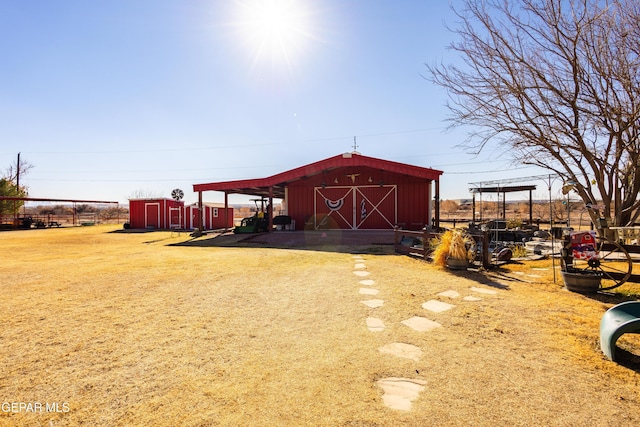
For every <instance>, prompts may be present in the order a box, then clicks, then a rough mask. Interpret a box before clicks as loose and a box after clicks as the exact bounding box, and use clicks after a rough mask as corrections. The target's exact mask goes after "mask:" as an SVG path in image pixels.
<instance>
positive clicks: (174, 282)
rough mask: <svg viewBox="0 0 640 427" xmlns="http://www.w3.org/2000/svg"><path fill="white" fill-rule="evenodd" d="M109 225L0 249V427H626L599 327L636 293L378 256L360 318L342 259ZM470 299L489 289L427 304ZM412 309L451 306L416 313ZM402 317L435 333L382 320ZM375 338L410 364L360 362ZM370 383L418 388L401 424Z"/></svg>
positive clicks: (626, 368) (26, 238)
mask: <svg viewBox="0 0 640 427" xmlns="http://www.w3.org/2000/svg"><path fill="white" fill-rule="evenodd" d="M116 229H117V228H116V227H115V226H96V227H82V228H74V229H49V230H28V231H15V232H5V233H0V254H1V256H2V258H1V260H2V267H1V269H0V274H1V286H2V296H1V297H0V322H1V325H2V328H0V402H2V404H3V406H2V408H3V409H2V411H1V412H0V425H7V426H9V425H10V426H14V425H20V426H40V425H43V426H45V425H46V426H57V425H60V426H62V425H64V426H69V425H70V426H75V425H104V426H152V425H155V426H178V425H179V426H216V425H220V426H236V425H243V426H245V425H246V426H276V425H288V426H422V425H442V426H447V425H451V426H459V425H476V426H497V425H513V426H537V425H547V426H582V425H590V426H632V425H640V373H639V372H640V357H639V356H638V355H640V340H638V338H639V336H634V335H631V336H625V337H623V338H622V339H621V341H620V345H621V346H622V347H623V348H624V349H625V350H626V351H623V352H622V363H621V364H616V363H613V362H610V361H608V360H607V359H606V358H605V357H604V356H603V354H602V353H601V352H600V350H599V344H598V332H599V321H600V317H601V316H602V313H604V311H605V310H606V309H607V308H608V307H610V306H612V305H613V304H614V303H616V302H620V301H622V300H625V299H637V298H638V296H637V294H638V290H640V285H632V286H631V287H627V289H626V294H624V295H621V294H616V295H610V296H607V295H604V296H602V295H600V296H595V297H588V296H583V295H579V294H575V293H571V292H568V291H565V290H563V289H562V287H561V285H560V284H553V281H552V280H551V279H550V276H551V275H552V270H550V268H549V267H550V262H549V261H539V262H537V263H527V264H526V265H514V266H510V267H507V268H503V269H501V270H499V271H497V272H493V273H491V274H488V275H485V274H479V273H475V272H464V273H456V274H452V273H451V272H449V271H447V270H442V269H438V268H436V267H434V266H432V265H430V264H429V263H425V262H422V261H419V260H415V259H412V258H409V257H406V256H401V255H394V254H392V253H389V250H388V248H387V249H385V250H380V249H379V248H378V250H373V251H371V252H370V253H364V254H363V255H362V256H363V258H364V263H365V265H366V271H368V272H370V273H371V275H370V276H369V277H368V278H370V279H373V280H375V285H374V286H373V287H374V288H376V289H379V290H380V293H379V294H378V295H377V296H376V297H375V298H380V299H383V300H384V301H385V304H384V306H383V307H380V308H376V309H370V308H368V307H366V306H365V305H364V304H362V303H361V301H362V300H365V299H369V298H371V297H368V296H365V295H360V294H359V293H358V290H359V288H360V287H361V285H359V283H358V282H359V281H360V280H361V278H359V277H357V276H355V275H354V274H353V271H354V262H355V261H354V258H353V256H352V254H351V253H349V252H342V251H341V250H340V249H341V248H322V249H324V250H304V249H273V248H265V247H251V248H242V247H187V246H174V245H172V244H176V243H180V242H182V241H186V240H188V239H189V236H188V235H186V234H182V235H177V234H172V233H169V232H155V233H140V234H136V233H120V232H118V233H116V232H112V231H115V230H116ZM361 249H364V250H365V252H367V251H366V249H367V248H361ZM560 281H561V280H560V279H559V278H558V282H560ZM473 286H481V287H485V288H487V289H496V290H497V291H498V293H497V294H496V295H484V294H477V293H476V294H475V295H476V296H480V297H482V298H483V299H482V301H478V302H471V301H462V299H461V298H460V299H456V300H448V299H446V298H443V297H438V296H437V294H438V293H439V292H442V291H446V290H455V291H458V292H459V293H460V294H461V296H466V295H471V294H474V293H473V292H472V291H471V290H470V288H471V287H473ZM633 286H635V287H636V288H635V293H634V288H633ZM431 299H440V300H442V301H446V302H449V303H452V304H455V307H454V308H453V309H452V310H450V311H447V312H443V313H437V314H436V313H430V312H428V311H426V310H424V309H423V308H421V304H422V303H423V302H425V301H428V300H431ZM368 316H374V317H377V318H380V319H382V320H383V321H384V323H385V325H386V326H387V328H386V329H385V330H384V331H382V332H370V331H369V330H368V329H367V327H366V324H365V319H366V318H367V317H368ZM412 316H423V317H428V318H430V319H431V320H435V321H438V322H440V323H441V324H442V325H443V327H442V328H439V329H436V330H433V331H430V332H416V331H414V330H412V329H410V328H408V327H407V326H405V325H403V324H401V323H400V322H401V321H402V320H405V319H408V318H410V317H412ZM392 342H403V343H408V344H413V345H416V346H418V347H420V348H421V349H422V351H423V355H422V358H421V359H420V361H417V362H416V361H414V360H410V359H402V358H398V357H395V356H392V355H387V354H381V353H380V352H379V350H378V349H379V348H380V347H382V346H383V345H385V344H388V343H392ZM386 377H406V378H417V379H422V380H425V381H426V382H427V385H426V388H425V390H424V391H422V393H421V394H420V396H419V398H418V399H417V400H416V401H415V402H414V403H413V408H412V411H411V412H403V411H398V410H393V409H389V408H387V407H386V406H384V405H383V403H382V398H381V396H382V390H381V389H380V388H379V387H378V386H377V385H376V381H377V380H379V379H381V378H386ZM12 402H18V403H19V402H23V403H31V404H32V405H34V402H39V403H41V404H42V405H43V406H44V405H46V404H49V405H50V408H51V407H52V406H51V405H53V404H56V403H57V404H59V410H60V412H46V411H43V412H26V411H25V410H22V411H20V412H14V411H11V410H7V409H8V408H10V406H7V404H9V405H10V404H11V403H12Z"/></svg>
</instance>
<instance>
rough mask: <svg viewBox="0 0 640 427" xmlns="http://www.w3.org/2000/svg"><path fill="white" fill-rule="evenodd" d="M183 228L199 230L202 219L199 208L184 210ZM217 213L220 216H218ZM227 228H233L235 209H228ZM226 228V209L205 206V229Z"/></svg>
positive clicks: (186, 208) (191, 207)
mask: <svg viewBox="0 0 640 427" xmlns="http://www.w3.org/2000/svg"><path fill="white" fill-rule="evenodd" d="M184 211H185V215H184V221H183V224H184V225H183V226H184V228H186V229H194V228H199V224H200V218H199V215H198V206H195V205H191V206H187V207H185V209H184ZM216 213H217V214H218V215H217V216H216ZM226 224H227V225H226V228H233V208H228V209H227V223H226ZM220 228H225V216H224V207H217V206H206V205H205V206H204V229H205V230H216V229H220Z"/></svg>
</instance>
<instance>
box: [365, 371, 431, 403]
mask: <svg viewBox="0 0 640 427" xmlns="http://www.w3.org/2000/svg"><path fill="white" fill-rule="evenodd" d="M377 384H378V386H380V388H382V391H384V394H383V395H382V401H383V402H384V404H385V405H386V406H388V407H389V408H391V409H397V410H400V411H410V410H411V402H413V401H414V400H416V399H417V398H418V395H419V394H420V392H421V391H422V390H424V386H425V385H427V382H426V381H424V380H418V379H411V378H394V377H391V378H383V379H381V380H378V382H377Z"/></svg>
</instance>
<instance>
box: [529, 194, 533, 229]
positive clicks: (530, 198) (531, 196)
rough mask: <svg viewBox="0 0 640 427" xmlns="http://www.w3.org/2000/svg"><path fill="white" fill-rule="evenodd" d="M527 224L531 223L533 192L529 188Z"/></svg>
mask: <svg viewBox="0 0 640 427" xmlns="http://www.w3.org/2000/svg"><path fill="white" fill-rule="evenodd" d="M529 225H530V226H531V225H533V192H532V190H529Z"/></svg>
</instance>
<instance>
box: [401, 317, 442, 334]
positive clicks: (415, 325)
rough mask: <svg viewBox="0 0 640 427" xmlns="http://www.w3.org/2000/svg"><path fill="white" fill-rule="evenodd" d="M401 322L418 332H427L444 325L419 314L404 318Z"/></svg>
mask: <svg viewBox="0 0 640 427" xmlns="http://www.w3.org/2000/svg"><path fill="white" fill-rule="evenodd" d="M400 323H402V324H403V325H406V326H408V327H410V328H411V329H413V330H414V331H418V332H426V331H430V330H432V329H436V328H440V327H442V325H441V324H440V323H438V322H434V321H433V320H429V319H426V318H424V317H418V316H413V317H411V318H409V319H407V320H403V321H402V322H400Z"/></svg>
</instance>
